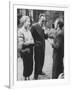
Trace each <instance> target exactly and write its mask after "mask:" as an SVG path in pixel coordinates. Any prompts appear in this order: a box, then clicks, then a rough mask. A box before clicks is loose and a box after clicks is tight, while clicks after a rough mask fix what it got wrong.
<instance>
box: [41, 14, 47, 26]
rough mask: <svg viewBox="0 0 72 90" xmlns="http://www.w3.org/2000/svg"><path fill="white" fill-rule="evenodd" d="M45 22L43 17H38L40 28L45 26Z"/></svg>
mask: <svg viewBox="0 0 72 90" xmlns="http://www.w3.org/2000/svg"><path fill="white" fill-rule="evenodd" d="M45 20H46V18H45V16H41V17H40V23H41V26H43V25H45Z"/></svg>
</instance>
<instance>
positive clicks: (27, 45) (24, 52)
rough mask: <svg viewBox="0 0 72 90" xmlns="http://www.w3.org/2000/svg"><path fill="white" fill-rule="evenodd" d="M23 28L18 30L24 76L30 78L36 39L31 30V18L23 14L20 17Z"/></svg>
mask: <svg viewBox="0 0 72 90" xmlns="http://www.w3.org/2000/svg"><path fill="white" fill-rule="evenodd" d="M20 23H21V28H20V29H19V30H18V48H19V51H20V54H21V57H22V59H23V67H24V69H23V76H24V77H25V80H28V79H30V75H31V74H32V71H33V45H34V41H33V38H32V35H31V32H30V18H29V17H28V16H23V17H22V18H21V19H20Z"/></svg>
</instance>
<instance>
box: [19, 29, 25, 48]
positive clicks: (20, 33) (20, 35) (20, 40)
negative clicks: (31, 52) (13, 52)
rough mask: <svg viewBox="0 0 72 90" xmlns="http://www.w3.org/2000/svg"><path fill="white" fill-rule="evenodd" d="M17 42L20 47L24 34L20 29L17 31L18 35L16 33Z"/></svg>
mask: <svg viewBox="0 0 72 90" xmlns="http://www.w3.org/2000/svg"><path fill="white" fill-rule="evenodd" d="M17 39H18V41H17V43H18V49H21V48H22V45H23V43H24V35H23V33H22V32H21V31H18V35H17Z"/></svg>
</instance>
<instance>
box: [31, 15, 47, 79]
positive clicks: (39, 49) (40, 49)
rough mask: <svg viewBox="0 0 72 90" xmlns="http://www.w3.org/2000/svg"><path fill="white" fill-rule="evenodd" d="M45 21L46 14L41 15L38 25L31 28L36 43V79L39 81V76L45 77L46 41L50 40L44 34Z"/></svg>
mask: <svg viewBox="0 0 72 90" xmlns="http://www.w3.org/2000/svg"><path fill="white" fill-rule="evenodd" d="M45 21H46V18H45V14H40V15H39V21H38V23H35V24H33V25H32V27H31V33H32V36H33V39H34V42H35V48H34V53H35V74H34V78H35V79H38V75H45V73H44V72H43V71H42V68H43V65H44V56H45V39H47V38H48V35H47V34H45V33H44V25H45Z"/></svg>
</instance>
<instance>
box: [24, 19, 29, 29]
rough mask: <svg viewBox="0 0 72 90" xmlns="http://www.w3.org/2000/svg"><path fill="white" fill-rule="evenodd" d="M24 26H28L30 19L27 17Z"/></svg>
mask: <svg viewBox="0 0 72 90" xmlns="http://www.w3.org/2000/svg"><path fill="white" fill-rule="evenodd" d="M24 26H25V27H26V28H28V27H29V26H30V19H27V20H26V22H25V24H24Z"/></svg>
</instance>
